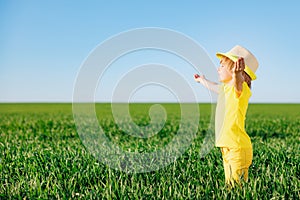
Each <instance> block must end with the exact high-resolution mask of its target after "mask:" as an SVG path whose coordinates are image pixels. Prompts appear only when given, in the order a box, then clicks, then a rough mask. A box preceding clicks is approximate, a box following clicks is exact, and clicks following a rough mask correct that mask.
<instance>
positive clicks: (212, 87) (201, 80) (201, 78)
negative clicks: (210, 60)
mask: <svg viewBox="0 0 300 200" xmlns="http://www.w3.org/2000/svg"><path fill="white" fill-rule="evenodd" d="M194 79H195V81H196V82H198V83H201V84H202V85H203V86H204V87H206V88H207V89H209V90H210V91H213V92H215V93H217V94H219V84H218V83H215V82H212V81H209V80H207V79H206V78H205V76H204V75H198V74H195V75H194Z"/></svg>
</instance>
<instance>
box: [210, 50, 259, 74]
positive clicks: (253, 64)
mask: <svg viewBox="0 0 300 200" xmlns="http://www.w3.org/2000/svg"><path fill="white" fill-rule="evenodd" d="M216 56H217V57H218V58H219V59H222V57H223V56H225V57H227V58H229V59H230V60H232V61H233V62H235V61H237V60H238V58H239V57H243V58H244V60H245V65H246V66H245V70H244V71H245V72H246V73H247V74H248V75H249V76H250V78H251V79H252V80H255V79H256V75H255V72H256V70H257V68H258V61H257V60H256V58H255V56H254V55H253V54H252V53H251V52H250V51H249V50H248V49H246V48H244V47H242V46H239V45H236V46H235V47H233V48H232V49H231V50H230V51H228V52H227V53H220V52H217V54H216Z"/></svg>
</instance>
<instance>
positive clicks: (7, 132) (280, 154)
mask: <svg viewBox="0 0 300 200" xmlns="http://www.w3.org/2000/svg"><path fill="white" fill-rule="evenodd" d="M162 105H163V106H164V108H165V109H166V111H167V114H168V118H167V121H166V124H165V126H166V127H164V128H163V129H162V130H161V131H160V132H159V133H158V134H157V135H155V136H153V137H151V138H148V139H147V138H142V139H141V138H134V137H132V136H130V135H128V134H125V133H124V132H122V131H120V130H119V129H118V127H117V126H116V125H115V123H114V118H113V116H112V114H111V111H110V105H109V104H97V105H96V110H97V117H98V120H99V123H100V124H101V126H102V127H103V129H104V130H105V134H106V135H107V137H108V138H110V140H111V141H113V142H115V143H116V144H117V145H119V146H121V147H122V148H123V149H125V150H127V151H135V150H137V151H153V150H155V149H156V148H160V147H161V146H163V144H165V143H164V142H168V141H170V139H172V137H173V136H174V134H176V131H177V130H178V125H179V121H180V107H179V105H178V104H162ZM150 106H151V104H132V105H130V111H131V115H132V118H133V120H134V122H135V123H136V124H138V125H147V123H149V121H150V119H149V116H148V109H149V108H150ZM199 107H200V113H201V117H200V121H199V124H200V125H199V129H198V132H197V137H196V139H195V140H194V141H193V142H192V144H191V145H190V147H189V148H188V149H187V150H186V151H185V153H184V154H183V155H182V156H181V157H180V158H178V159H177V160H176V161H175V162H173V163H171V164H170V165H168V166H166V167H164V168H161V169H159V170H157V171H151V172H147V173H129V174H128V173H125V172H122V171H119V170H115V169H111V168H109V167H108V166H106V165H104V164H102V163H101V162H99V161H98V160H97V159H95V158H94V157H93V156H92V155H91V153H90V152H88V151H87V150H86V148H85V147H84V145H83V144H82V142H81V140H80V137H79V136H78V134H77V131H76V126H75V123H74V119H73V115H72V105H71V104H0V134H1V136H0V199H9V198H12V199H299V197H300V104H250V105H249V109H248V114H247V121H246V129H247V132H248V134H249V135H250V137H251V139H252V143H253V150H254V158H253V164H252V166H251V167H250V171H249V173H250V174H249V181H248V183H246V184H244V185H243V187H236V188H234V189H232V190H229V189H228V188H227V187H226V186H225V182H224V172H223V166H222V158H221V153H220V151H219V149H218V148H213V149H212V150H211V151H210V152H209V154H207V155H206V156H205V157H201V156H200V155H199V150H200V147H201V145H202V142H203V138H204V137H205V134H206V132H207V131H206V130H207V128H208V124H209V121H210V112H211V106H210V105H209V104H200V105H199Z"/></svg>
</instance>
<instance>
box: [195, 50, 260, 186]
mask: <svg viewBox="0 0 300 200" xmlns="http://www.w3.org/2000/svg"><path fill="white" fill-rule="evenodd" d="M217 57H218V58H219V59H220V67H219V68H218V74H219V80H220V82H222V84H220V85H219V84H217V83H214V82H211V81H209V80H207V79H206V78H205V76H204V75H202V76H199V75H197V74H196V75H195V81H197V82H199V83H201V84H202V85H204V86H205V87H207V88H208V89H210V90H212V91H214V92H216V93H218V94H219V96H218V104H217V108H216V119H215V123H216V124H215V125H216V146H217V147H220V148H221V152H222V157H223V164H224V171H225V180H226V183H228V184H231V185H234V183H235V182H238V183H240V181H241V180H244V181H247V179H248V168H249V166H250V165H251V163H252V145H251V140H250V137H249V136H248V135H247V133H246V131H245V119H246V112H247V108H248V101H249V98H250V96H251V90H250V88H251V80H254V79H256V75H255V71H256V69H257V68H258V62H257V60H256V58H255V57H254V56H253V54H252V53H251V52H250V51H249V50H247V49H245V48H244V47H241V46H235V47H234V48H232V49H231V50H230V51H229V52H227V53H217Z"/></svg>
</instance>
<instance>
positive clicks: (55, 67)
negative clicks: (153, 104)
mask: <svg viewBox="0 0 300 200" xmlns="http://www.w3.org/2000/svg"><path fill="white" fill-rule="evenodd" d="M299 9H300V1H296V0H295V1H289V0H286V1H271V0H262V1H258V0H252V1H200V0H198V1H196V0H194V1H192V0H191V1H171V0H169V1H168V0H165V1H162V0H152V1H146V0H145V1H142V0H126V1H121V0H120V1H114V0H112V1H104V0H100V1H71V0H69V1H58V0H57V1H56V0H52V1H37V0H36V1H32V0H27V1H25V0H24V1H8V0H7V1H4V0H2V1H0V102H71V101H72V96H73V87H74V83H75V80H76V77H77V74H78V71H79V70H80V66H81V65H82V63H83V61H84V60H85V59H86V58H87V56H88V55H89V54H90V52H91V51H92V50H93V49H95V48H96V47H97V45H99V44H100V43H102V42H103V41H105V40H107V39H108V38H110V37H112V36H114V35H117V34H119V33H121V32H124V31H127V30H131V29H136V28H143V27H159V28H166V29H171V30H174V31H178V32H180V33H182V34H185V35H187V36H188V37H190V38H192V39H193V40H195V41H196V42H197V43H198V44H199V45H201V46H202V47H203V48H204V49H205V51H206V52H207V53H208V55H209V56H210V57H211V59H212V61H213V63H214V64H215V66H217V65H218V60H217V58H216V57H215V53H216V52H217V51H228V50H229V49H231V48H232V47H233V46H234V45H236V44H240V45H243V46H245V47H247V48H248V49H250V50H251V51H252V52H253V54H255V55H256V57H257V59H258V61H259V64H260V66H259V69H258V70H257V77H258V79H257V80H255V81H254V82H253V88H252V91H253V95H252V97H251V102H287V103H292V102H293V103H295V102H296V103H300V92H299V89H298V87H299V86H300V78H299V75H300V65H299V62H298V60H297V59H298V58H299V56H300V54H299V53H300V50H299V47H300V39H299V36H300V21H299V17H300V14H299ZM142 54H143V55H139V53H137V54H136V55H128V58H125V57H124V59H123V60H122V59H120V60H119V64H118V65H117V63H116V64H115V67H112V69H111V70H110V71H107V73H106V78H105V77H104V79H103V82H104V84H106V85H107V87H105V89H103V90H110V89H109V88H110V87H112V85H110V84H112V83H113V82H112V81H111V80H110V78H109V77H111V76H114V75H115V74H120V73H121V71H122V65H123V66H127V69H130V66H131V65H132V67H134V66H135V65H136V64H143V63H144V64H147V63H151V62H153V63H158V62H159V63H160V62H163V61H165V63H163V64H168V65H169V66H170V67H172V65H174V68H176V70H178V71H184V73H183V76H184V77H185V78H186V79H187V81H188V82H189V84H190V85H192V87H193V88H194V89H195V91H196V93H197V99H198V101H200V102H201V101H203V102H207V101H209V100H210V99H209V95H207V91H206V90H205V89H204V88H203V87H202V86H200V85H199V84H196V83H195V82H194V80H193V73H194V71H193V70H191V69H189V70H185V69H184V67H185V65H184V64H182V63H181V62H182V61H180V59H178V58H173V57H174V56H173V57H172V56H170V55H167V54H165V53H159V52H151V51H144V52H142ZM164 56H165V57H164ZM171 57H172V58H171ZM129 58H130V59H129ZM135 58H139V59H140V60H139V62H135V61H134V60H135ZM141 58H143V59H144V60H143V59H141ZM151 59H152V60H151ZM116 81H117V80H116ZM112 88H113V87H112ZM106 92H107V91H106ZM105 95H108V96H109V95H110V94H109V92H107V93H105V91H101V87H98V92H97V94H96V99H98V100H99V101H101V100H109V98H108V97H107V96H106V97H105ZM173 96H174V95H173ZM134 98H135V99H136V100H137V101H138V100H144V101H147V100H149V101H153V100H155V99H156V100H157V101H160V100H162V101H168V100H169V98H170V99H171V100H172V98H173V97H172V94H171V93H170V92H169V91H166V90H165V89H163V88H160V87H158V86H147V87H144V88H143V89H141V90H140V91H137V92H135V93H134V94H133V99H134ZM148 98H149V99H148Z"/></svg>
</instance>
